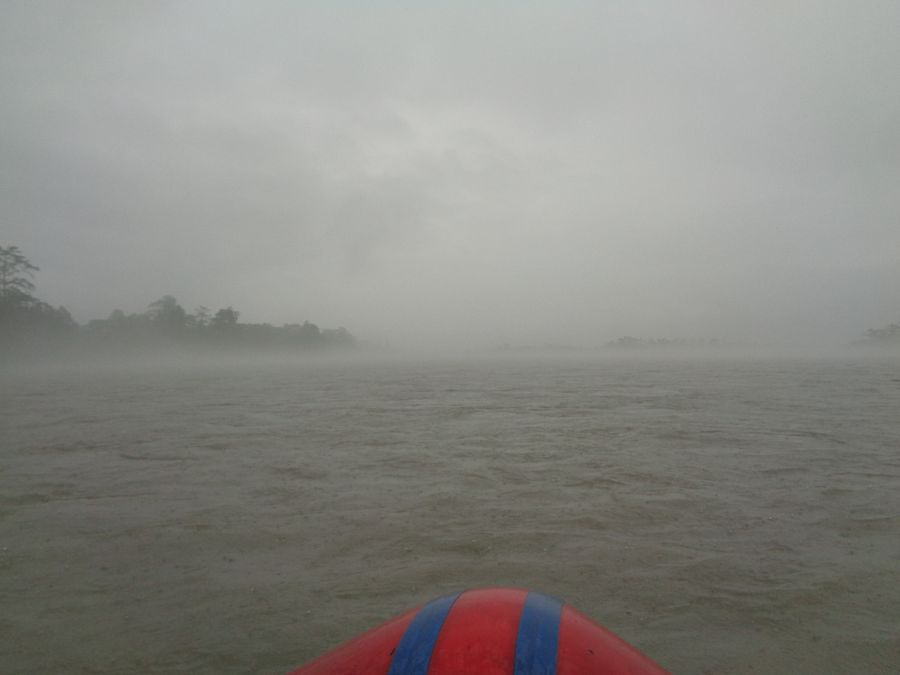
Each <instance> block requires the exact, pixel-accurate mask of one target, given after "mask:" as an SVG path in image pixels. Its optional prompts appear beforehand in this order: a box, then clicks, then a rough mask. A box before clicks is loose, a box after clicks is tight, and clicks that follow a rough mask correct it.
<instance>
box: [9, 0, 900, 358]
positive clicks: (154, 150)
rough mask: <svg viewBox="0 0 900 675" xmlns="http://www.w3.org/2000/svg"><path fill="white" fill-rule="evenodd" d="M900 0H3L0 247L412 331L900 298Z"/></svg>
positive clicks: (466, 335) (800, 320) (734, 321)
mask: <svg viewBox="0 0 900 675" xmlns="http://www.w3.org/2000/svg"><path fill="white" fill-rule="evenodd" d="M897 25H900V5H898V4H897V3H890V2H870V3H865V4H863V5H847V4H846V3H837V2H817V3H809V2H791V3H774V2H764V3H752V4H750V3H731V4H729V5H725V6H718V5H714V4H710V3H701V2H686V3H678V5H669V4H667V3H660V2H643V3H629V4H625V5H617V4H607V3H603V4H597V5H596V6H589V5H586V4H582V3H575V2H564V3H554V4H552V5H539V4H522V5H519V4H517V5H512V4H507V3H491V4H487V5H484V4H475V3H453V4H449V3H439V4H429V5H428V6H427V7H426V6H421V7H420V6H408V5H401V4H399V3H373V4H366V5H352V6H351V5H339V6H336V5H331V4H326V3H305V4H303V5H300V4H295V3H286V2H264V3H252V4H251V3H239V4H234V5H223V4H220V3H214V2H188V3H155V2H154V3H150V2H147V3H142V2H130V3H102V2H80V3H76V4H69V3H62V2H32V1H29V2H6V3H3V5H2V7H0V92H2V96H0V122H2V124H0V205H2V206H0V245H7V246H8V245H16V246H19V247H20V248H21V250H22V252H23V253H24V254H25V255H27V256H28V258H29V259H30V260H31V261H32V262H33V263H34V264H36V265H38V266H40V268H41V271H40V273H39V274H38V275H37V276H36V279H35V281H36V284H37V289H36V292H35V294H36V295H37V296H38V297H40V298H41V299H42V300H45V301H47V302H49V303H51V304H52V305H64V306H65V307H67V308H68V309H69V310H70V311H71V313H72V314H73V316H74V317H75V319H76V320H77V321H78V322H80V323H85V322H87V321H88V320H90V319H94V318H104V317H106V316H108V315H109V313H110V312H111V311H112V310H113V309H122V310H124V311H125V312H126V313H132V312H143V311H145V310H146V308H147V304H148V303H150V302H153V301H154V300H156V299H158V298H160V297H161V296H164V295H167V294H171V295H174V296H176V297H177V298H178V300H179V302H180V303H181V304H182V305H183V306H184V308H185V309H186V310H188V311H191V310H193V309H194V308H195V307H196V306H198V305H205V306H207V307H209V308H211V309H212V310H213V311H215V309H217V308H219V307H224V306H229V305H230V306H233V307H234V308H235V309H237V310H238V311H240V313H241V321H247V322H271V323H273V324H282V323H292V322H302V321H304V320H309V321H312V322H315V323H317V324H319V325H321V326H328V327H337V326H345V327H346V328H347V329H349V330H350V331H351V332H352V333H353V334H354V335H356V336H357V337H358V338H360V339H363V340H367V341H370V342H374V343H389V344H391V345H395V346H397V347H398V348H402V347H404V346H416V345H419V346H421V345H429V346H433V347H434V348H441V349H476V348H490V347H493V346H496V345H500V344H505V343H508V344H511V345H538V346H540V345H544V344H546V343H554V344H566V345H574V346H581V347H595V346H599V345H602V344H604V343H606V342H608V341H610V340H614V339H616V338H618V337H620V336H623V335H635V336H637V337H643V338H688V339H722V340H726V341H732V342H738V343H750V344H815V345H826V344H845V343H847V342H850V341H852V340H854V339H857V338H859V337H861V335H862V333H863V332H864V331H865V330H866V329H867V328H873V327H877V326H881V325H884V324H887V323H890V322H895V321H897V320H898V318H900V293H898V290H897V289H898V288H900V261H898V251H900V227H898V215H900V191H898V190H897V185H900V125H898V119H900V93H898V89H897V86H896V73H897V71H898V68H900V43H898V41H897V40H896V38H895V35H894V33H895V32H896V31H895V27H896V26H897Z"/></svg>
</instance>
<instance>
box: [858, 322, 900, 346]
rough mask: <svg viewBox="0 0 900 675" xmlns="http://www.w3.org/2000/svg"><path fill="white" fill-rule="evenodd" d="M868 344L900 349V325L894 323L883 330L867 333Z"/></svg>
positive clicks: (872, 329) (873, 329)
mask: <svg viewBox="0 0 900 675" xmlns="http://www.w3.org/2000/svg"><path fill="white" fill-rule="evenodd" d="M866 342H867V343H868V344H872V345H883V346H894V347H900V324H896V323H892V324H890V325H887V326H884V327H883V328H870V329H869V330H867V331H866Z"/></svg>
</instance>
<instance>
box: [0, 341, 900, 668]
mask: <svg viewBox="0 0 900 675" xmlns="http://www.w3.org/2000/svg"><path fill="white" fill-rule="evenodd" d="M2 377H3V380H2V393H0V404H2V413H0V414H2V417H0V424H2V426H0V431H2V436H0V438H2V441H0V671H2V672H8V673H26V674H27V673H35V674H36V673H42V674H44V673H57V672H67V673H182V672H191V673H281V672H284V671H286V670H288V669H290V668H292V667H294V666H296V665H299V664H300V663H301V662H303V661H305V660H307V659H309V658H311V657H313V656H315V655H317V654H318V653H320V652H321V651H323V650H325V649H326V648H328V647H330V646H333V645H335V644H336V643H338V642H340V641H342V640H344V639H346V638H349V637H351V636H352V635H354V634H356V633H357V632H360V631H362V630H364V629H366V628H368V627H371V626H373V625H375V624H376V623H378V622H380V621H382V620H384V619H387V618H389V617H391V616H392V615H394V614H396V613H399V612H400V611H401V610H404V609H406V608H408V607H410V606H412V605H415V604H418V603H420V602H423V601H426V600H428V599H430V598H432V597H434V596H437V595H440V594H443V593H446V592H450V591H454V590H460V589H464V588H468V587H472V586H483V585H494V584H505V585H515V586H522V587H530V588H534V589H536V590H541V591H544V592H548V593H551V594H554V595H557V596H560V597H562V598H565V599H567V600H568V601H569V602H571V603H573V604H574V605H575V606H577V607H578V608H579V609H581V610H582V611H584V612H586V613H587V614H589V615H591V616H593V617H594V618H595V619H597V620H598V621H600V622H602V623H604V624H606V625H607V626H608V627H609V628H611V629H612V630H614V631H616V632H618V633H619V634H621V635H622V636H623V637H625V638H626V639H628V640H630V641H632V642H634V643H635V644H636V645H638V646H639V647H640V648H642V649H643V650H645V651H646V652H648V653H649V654H650V655H651V656H653V657H654V658H655V659H656V660H657V661H659V662H660V663H662V664H663V665H665V666H667V667H668V668H670V669H671V670H672V671H673V672H675V673H683V674H695V675H700V674H703V673H733V674H744V673H768V674H778V673H784V674H788V673H790V674H795V673H816V674H823V673H826V674H827V673H897V672H900V362H898V361H873V360H857V361H852V360H830V361H829V360H814V359H807V360H775V359H772V360H755V361H751V360H733V361H703V360H681V361H662V360H647V361H642V362H640V361H630V362H612V361H603V360H593V361H591V360H584V361H577V360H559V359H558V360H549V361H548V360H545V361H526V360H514V359H510V360H505V361H502V360H498V361H476V360H472V361H467V362H463V361H460V362H450V361H444V362H440V363H425V362H422V363H411V362H406V363H382V364H368V365H367V364H362V363H355V364H344V365H341V364H334V363H332V364H318V365H314V364H307V365H303V364H294V365H289V366H285V365H282V366H275V365H268V366H260V365H257V366H250V365H246V366H232V367H228V368H211V367H206V368H204V367H191V368H184V367H181V368H175V367H171V368H157V369H148V368H137V367H134V368H129V369H124V370H120V371H112V370H105V371H104V370H95V371H88V370H79V371H75V370H69V371H65V372H56V373H48V372H44V373H43V374H35V373H33V374H30V375H21V374H20V375H16V376H12V375H9V374H7V375H4V376H2Z"/></svg>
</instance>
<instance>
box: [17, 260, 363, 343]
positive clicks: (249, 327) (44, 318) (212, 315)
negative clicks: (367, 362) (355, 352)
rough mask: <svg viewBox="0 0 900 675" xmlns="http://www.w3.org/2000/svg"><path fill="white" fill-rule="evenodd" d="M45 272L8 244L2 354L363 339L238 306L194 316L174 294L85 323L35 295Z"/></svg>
mask: <svg viewBox="0 0 900 675" xmlns="http://www.w3.org/2000/svg"><path fill="white" fill-rule="evenodd" d="M38 271H39V268H38V267H37V266H36V265H33V264H32V263H31V262H30V261H29V260H28V259H27V258H26V257H25V256H24V255H23V254H22V252H21V251H20V250H19V249H18V247H16V246H9V247H0V350H2V351H3V352H11V351H13V350H18V349H28V350H32V351H45V350H52V349H54V348H62V347H64V346H66V345H73V344H77V345H79V346H82V347H92V346H95V347H99V348H108V347H109V348H117V349H127V348H128V347H130V346H133V347H148V346H151V345H172V344H182V345H193V346H197V347H248V348H249V347H254V348H282V349H300V348H303V349H307V348H338V347H340V348H348V347H354V346H356V340H355V339H354V337H353V336H352V335H351V334H350V333H349V332H348V331H347V330H346V329H345V328H336V329H324V330H322V329H319V327H318V326H317V325H316V324H314V323H310V322H309V321H306V322H304V323H302V324H300V323H292V324H285V325H283V326H273V325H271V324H268V323H261V324H258V323H240V322H239V321H238V318H239V316H240V313H239V312H238V311H237V310H235V309H234V308H232V307H230V306H229V307H223V308H222V309H219V310H217V311H216V312H212V311H211V310H209V309H208V308H207V307H203V306H200V307H197V308H196V309H195V310H194V311H193V312H192V313H188V312H186V311H185V309H184V308H183V307H182V306H181V305H180V304H179V303H178V301H177V300H176V299H175V297H174V296H171V295H166V296H164V297H162V298H160V299H159V300H156V301H155V302H151V303H150V304H149V305H148V307H147V310H146V311H145V312H142V313H139V314H126V313H125V312H123V311H122V310H120V309H116V310H113V312H112V313H111V314H110V315H109V317H108V318H106V319H94V320H92V321H89V322H88V323H87V324H85V325H83V326H80V325H79V324H78V323H76V322H75V320H74V319H73V318H72V316H71V315H70V314H69V312H68V311H67V310H66V308H65V307H57V308H54V307H52V306H50V305H48V304H47V303H45V302H43V301H41V300H39V299H38V298H36V297H34V296H33V295H32V293H33V292H34V289H35V286H34V282H33V279H34V274H35V273H36V272H38Z"/></svg>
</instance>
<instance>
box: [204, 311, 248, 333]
mask: <svg viewBox="0 0 900 675" xmlns="http://www.w3.org/2000/svg"><path fill="white" fill-rule="evenodd" d="M239 315H240V312H238V311H236V310H234V309H232V308H231V307H225V308H224V309H220V310H219V311H218V312H216V315H215V316H214V317H213V318H212V321H210V322H209V325H210V327H211V328H215V329H216V330H227V329H229V328H234V327H235V326H236V325H237V322H238V316H239Z"/></svg>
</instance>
